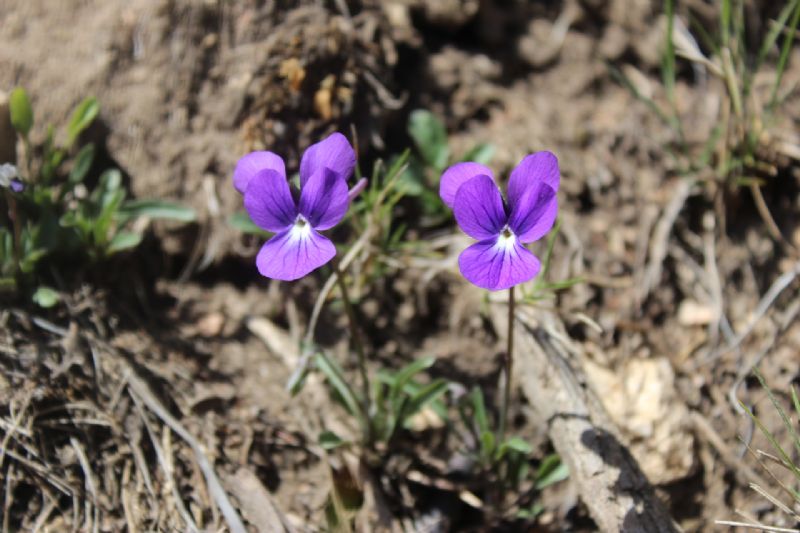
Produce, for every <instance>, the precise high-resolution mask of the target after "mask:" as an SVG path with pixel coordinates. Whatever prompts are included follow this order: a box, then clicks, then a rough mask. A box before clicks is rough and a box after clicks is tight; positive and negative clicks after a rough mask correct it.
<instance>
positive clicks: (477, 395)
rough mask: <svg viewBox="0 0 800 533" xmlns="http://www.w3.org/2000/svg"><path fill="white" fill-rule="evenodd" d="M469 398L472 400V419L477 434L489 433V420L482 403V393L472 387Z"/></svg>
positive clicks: (477, 388)
mask: <svg viewBox="0 0 800 533" xmlns="http://www.w3.org/2000/svg"><path fill="white" fill-rule="evenodd" d="M469 396H470V399H471V400H472V408H473V417H474V419H475V423H476V424H477V425H478V433H481V434H483V433H491V431H490V429H489V418H488V417H487V416H486V405H485V404H484V402H483V392H482V391H481V389H480V388H479V387H473V389H472V391H471V392H470V394H469Z"/></svg>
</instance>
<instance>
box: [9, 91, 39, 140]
mask: <svg viewBox="0 0 800 533" xmlns="http://www.w3.org/2000/svg"><path fill="white" fill-rule="evenodd" d="M8 104H9V111H10V112H11V125H12V126H14V129H15V130H17V131H18V132H19V133H21V134H22V135H23V136H26V137H27V135H28V133H29V132H30V131H31V128H32V127H33V108H32V107H31V101H30V100H29V99H28V93H27V92H25V89H23V88H22V87H17V88H15V89H14V90H13V91H11V95H10V96H9V99H8Z"/></svg>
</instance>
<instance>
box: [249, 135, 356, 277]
mask: <svg viewBox="0 0 800 533" xmlns="http://www.w3.org/2000/svg"><path fill="white" fill-rule="evenodd" d="M355 164H356V154H355V151H354V150H353V147H352V146H351V145H350V143H349V142H348V141H347V139H346V138H345V136H344V135H342V134H341V133H333V134H331V135H330V136H328V137H327V138H326V139H324V140H323V141H321V142H318V143H316V144H314V145H312V146H309V147H308V149H307V150H306V151H305V152H304V153H303V157H302V159H301V161H300V190H299V191H292V189H291V188H290V187H289V182H288V180H287V179H286V167H285V165H284V162H283V159H282V158H281V157H280V156H278V155H276V154H274V153H272V152H252V153H250V154H248V155H246V156H244V157H242V158H241V159H240V160H239V162H238V163H237V164H236V169H235V171H234V173H233V184H234V187H236V190H238V191H239V192H240V193H242V194H243V195H244V207H245V209H246V210H247V212H248V214H249V215H250V218H251V219H252V220H253V222H254V223H255V224H256V225H257V226H259V227H260V228H262V229H264V230H266V231H271V232H274V233H275V235H274V236H273V237H272V238H271V239H270V240H269V241H267V242H266V244H264V246H263V247H262V248H261V250H260V251H259V252H258V256H257V257H256V266H257V267H258V271H259V272H260V273H261V275H263V276H266V277H268V278H273V279H278V280H283V281H292V280H296V279H299V278H302V277H303V276H305V275H306V274H308V273H310V272H312V271H313V270H316V269H317V268H319V267H321V266H322V265H324V264H325V263H327V262H328V261H330V260H331V259H332V258H333V257H334V256H335V255H336V247H335V246H334V245H333V243H332V242H331V241H330V239H328V238H327V237H325V236H323V235H321V234H320V233H319V232H320V231H323V230H327V229H330V228H332V227H333V226H335V225H336V224H338V223H339V221H341V220H342V218H343V217H344V215H345V213H346V212H347V208H348V207H349V205H350V200H351V199H352V196H355V195H356V194H357V193H358V192H360V190H362V189H363V186H364V183H362V182H365V181H366V180H364V179H363V178H362V179H361V180H359V182H358V183H357V184H356V185H355V187H353V191H351V192H352V196H351V194H350V193H348V189H347V179H348V178H349V177H350V174H352V172H353V168H354V167H355Z"/></svg>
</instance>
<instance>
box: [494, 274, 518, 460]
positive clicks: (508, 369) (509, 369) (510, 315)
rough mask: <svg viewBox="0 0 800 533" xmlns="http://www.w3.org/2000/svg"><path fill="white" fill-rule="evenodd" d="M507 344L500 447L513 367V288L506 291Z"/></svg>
mask: <svg viewBox="0 0 800 533" xmlns="http://www.w3.org/2000/svg"><path fill="white" fill-rule="evenodd" d="M507 339H508V344H507V345H506V355H505V367H506V368H505V383H504V384H505V388H504V390H503V403H502V404H501V408H500V424H499V426H500V427H499V430H498V431H497V443H498V445H500V444H501V443H502V442H503V441H504V440H505V438H506V427H508V406H509V404H510V403H511V375H512V370H513V367H514V287H511V288H510V289H508V333H507Z"/></svg>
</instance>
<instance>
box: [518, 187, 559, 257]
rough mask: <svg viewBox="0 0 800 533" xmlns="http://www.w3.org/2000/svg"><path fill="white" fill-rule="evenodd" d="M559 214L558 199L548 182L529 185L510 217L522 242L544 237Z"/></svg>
mask: <svg viewBox="0 0 800 533" xmlns="http://www.w3.org/2000/svg"><path fill="white" fill-rule="evenodd" d="M557 214H558V199H557V198H556V191H554V190H553V189H552V188H551V187H550V186H549V185H547V184H546V183H540V184H538V185H536V186H532V187H528V188H527V189H526V190H525V192H524V193H522V196H521V197H520V198H519V199H518V200H517V203H516V205H514V207H513V209H512V210H511V216H510V217H509V218H508V227H509V228H511V231H513V232H514V233H515V234H516V236H517V237H518V238H519V240H520V242H523V243H529V242H533V241H536V240H539V239H540V238H542V236H543V235H544V234H545V233H547V232H548V231H550V228H552V227H553V223H554V222H555V221H556V215H557Z"/></svg>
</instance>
